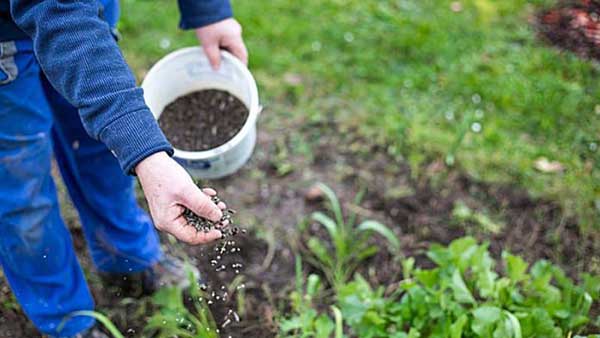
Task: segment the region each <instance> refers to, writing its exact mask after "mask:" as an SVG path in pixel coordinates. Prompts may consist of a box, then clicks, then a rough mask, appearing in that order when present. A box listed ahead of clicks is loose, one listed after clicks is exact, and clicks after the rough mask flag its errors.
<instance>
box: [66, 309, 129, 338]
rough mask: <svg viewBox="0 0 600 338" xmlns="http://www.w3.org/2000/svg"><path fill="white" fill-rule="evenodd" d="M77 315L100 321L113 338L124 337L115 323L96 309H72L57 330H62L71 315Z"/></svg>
mask: <svg viewBox="0 0 600 338" xmlns="http://www.w3.org/2000/svg"><path fill="white" fill-rule="evenodd" d="M78 316H84V317H92V318H94V319H96V320H97V321H99V322H100V323H102V325H104V327H105V328H106V329H107V330H108V332H110V334H111V335H112V336H113V337H114V338H124V337H125V336H123V334H122V333H121V331H119V329H117V327H116V326H115V324H114V323H113V322H112V321H111V320H110V319H109V318H108V317H106V316H105V315H104V314H102V313H100V312H97V311H74V312H72V313H70V314H69V315H68V316H67V317H66V318H65V319H63V321H62V322H61V323H60V325H59V326H58V329H57V331H59V332H60V331H61V330H62V328H63V327H64V325H65V324H66V323H67V321H69V319H71V318H73V317H78Z"/></svg>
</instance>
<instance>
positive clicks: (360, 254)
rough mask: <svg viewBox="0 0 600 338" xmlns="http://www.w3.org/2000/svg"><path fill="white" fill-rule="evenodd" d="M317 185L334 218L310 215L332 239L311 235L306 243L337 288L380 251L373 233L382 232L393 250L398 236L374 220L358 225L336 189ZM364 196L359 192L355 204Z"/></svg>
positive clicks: (311, 258)
mask: <svg viewBox="0 0 600 338" xmlns="http://www.w3.org/2000/svg"><path fill="white" fill-rule="evenodd" d="M318 188H319V189H320V190H321V191H322V192H323V194H324V195H325V197H326V198H327V200H328V202H329V209H330V211H331V213H332V214H333V218H332V217H330V216H328V215H326V214H324V213H322V212H315V213H313V214H312V216H311V218H312V219H313V220H314V221H316V222H317V223H318V224H320V225H321V226H322V227H323V228H324V229H325V230H326V231H327V234H328V236H329V242H326V241H324V240H323V239H321V238H319V237H317V236H311V237H310V238H309V239H308V241H307V244H306V245H307V248H308V251H309V253H310V255H309V257H308V258H307V259H308V260H309V262H310V263H311V264H313V265H315V266H317V267H318V268H320V269H321V270H322V271H323V273H324V274H325V276H326V277H327V279H328V280H329V281H330V282H331V283H332V284H333V286H334V287H336V288H337V287H338V286H341V285H342V284H343V283H344V282H346V281H347V280H348V279H349V278H350V276H351V275H352V273H353V272H354V271H355V270H356V268H357V267H358V265H359V264H360V263H361V262H363V261H364V260H365V259H367V258H368V257H371V256H373V255H374V254H375V253H377V250H379V247H378V246H375V245H372V244H369V239H370V238H371V237H372V236H373V234H379V235H381V236H382V237H383V238H384V239H385V241H386V243H387V244H388V245H389V246H390V248H391V249H392V250H393V251H394V252H398V251H399V250H400V242H399V240H398V238H397V237H396V235H395V234H394V232H393V231H391V230H390V229H389V228H388V227H386V226H385V225H383V224H381V223H379V222H376V221H374V220H365V221H363V222H362V223H359V224H356V218H357V215H356V213H354V212H350V214H349V216H348V217H347V218H345V217H344V213H343V210H342V206H341V204H340V201H339V199H338V198H337V196H336V194H335V192H334V191H333V190H331V188H329V187H328V186H327V185H325V184H322V183H319V184H318ZM363 195H364V192H361V193H358V194H357V195H356V197H355V200H354V203H355V204H359V203H360V201H361V200H362V197H363Z"/></svg>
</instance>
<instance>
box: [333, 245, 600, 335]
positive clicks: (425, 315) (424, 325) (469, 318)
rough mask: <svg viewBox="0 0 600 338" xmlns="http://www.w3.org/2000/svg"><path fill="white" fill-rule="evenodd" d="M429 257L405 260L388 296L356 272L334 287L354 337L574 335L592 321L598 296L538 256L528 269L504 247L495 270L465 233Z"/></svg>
mask: <svg viewBox="0 0 600 338" xmlns="http://www.w3.org/2000/svg"><path fill="white" fill-rule="evenodd" d="M427 255H428V257H429V258H430V259H431V260H432V261H434V262H435V263H436V264H437V266H436V267H435V268H432V269H419V268H415V261H414V259H413V258H407V259H405V260H404V261H403V262H402V264H403V273H404V280H403V281H401V283H400V284H399V285H398V287H397V288H396V290H395V291H393V292H392V293H391V294H390V295H389V296H386V295H384V290H383V288H382V287H379V288H376V289H373V288H371V286H370V285H369V283H368V282H367V281H366V280H364V279H363V278H362V277H360V276H356V278H355V280H354V281H352V282H350V283H348V284H347V285H345V286H343V287H341V288H340V289H339V291H338V305H339V306H340V309H341V311H342V313H343V315H344V319H345V321H346V323H347V324H348V325H349V326H350V328H351V329H352V331H353V332H354V333H356V334H357V336H359V337H361V338H378V337H380V338H384V337H392V338H407V337H421V338H425V337H436V338H438V337H440V338H442V337H444V338H460V337H482V338H483V337H486V338H487V337H493V338H512V337H514V338H522V337H528V338H529V337H530V338H533V337H547V338H560V337H573V336H574V335H576V334H578V333H580V332H581V331H582V329H583V328H584V327H585V325H586V324H587V323H589V322H590V317H589V311H590V308H591V306H592V302H593V301H597V300H598V298H597V296H598V295H597V294H596V295H592V294H590V293H589V292H587V291H586V289H587V288H588V287H586V286H585V285H583V286H580V285H576V284H575V283H574V282H573V281H571V280H570V279H569V278H568V277H567V276H566V275H565V274H564V272H563V271H562V270H561V269H560V268H558V267H556V266H554V265H552V264H550V263H549V262H547V261H544V260H542V261H538V262H537V263H535V264H533V266H531V267H529V265H528V264H527V263H526V262H525V261H524V260H523V259H522V258H521V257H519V256H515V255H512V254H510V253H508V252H504V253H503V255H502V265H503V269H502V274H499V273H497V272H496V271H497V270H496V267H495V264H496V262H495V261H494V260H493V259H492V258H491V256H490V254H489V252H488V246H487V244H478V243H477V242H476V241H475V239H473V238H471V237H465V238H461V239H458V240H455V241H453V242H452V243H451V244H450V245H449V246H448V247H443V246H439V245H432V246H431V248H430V250H429V251H428V253H427ZM586 278H587V281H588V283H589V284H592V283H593V281H592V279H593V277H591V276H588V277H586ZM591 288H592V289H597V288H595V287H594V286H592V287H591ZM592 337H593V336H592Z"/></svg>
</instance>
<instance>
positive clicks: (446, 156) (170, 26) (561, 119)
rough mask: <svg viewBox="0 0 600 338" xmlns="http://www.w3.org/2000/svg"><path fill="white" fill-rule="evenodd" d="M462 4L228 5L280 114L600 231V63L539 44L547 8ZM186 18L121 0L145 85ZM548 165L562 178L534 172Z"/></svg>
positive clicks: (176, 41)
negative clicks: (547, 207)
mask: <svg viewBox="0 0 600 338" xmlns="http://www.w3.org/2000/svg"><path fill="white" fill-rule="evenodd" d="M546 2H547V1H546ZM460 4H461V5H460V6H459V8H454V10H453V9H452V8H451V2H450V1H441V0H437V1H358V0H349V1H325V2H324V1H317V0H309V1H302V2H294V1H288V0H274V1H234V3H233V5H234V10H235V15H236V17H237V19H238V20H239V21H240V22H241V23H242V25H243V26H244V35H245V39H246V42H247V45H248V48H249V51H250V55H251V57H250V69H251V70H252V71H253V73H254V74H255V76H256V77H257V79H258V83H259V87H260V94H261V97H262V100H263V102H264V104H265V105H266V106H267V107H269V108H270V111H271V114H276V115H277V117H278V118H280V119H295V120H298V121H312V122H315V121H335V123H336V125H337V128H339V129H340V130H343V131H346V130H351V131H353V132H356V133H358V134H359V135H361V136H362V137H363V138H364V139H369V140H372V142H374V143H377V144H379V145H382V146H384V147H386V148H387V151H388V152H389V153H391V154H393V155H395V156H397V157H399V158H402V159H405V160H406V161H407V162H408V163H410V164H411V167H412V169H413V173H412V174H413V175H415V176H418V175H421V174H422V171H421V170H420V169H421V168H423V166H424V165H425V164H428V163H431V162H435V161H443V163H445V165H446V166H448V167H455V168H459V170H464V171H465V172H467V173H468V174H469V175H471V176H472V177H474V178H475V179H477V180H482V181H485V182H503V183H508V184H511V185H518V186H522V187H526V188H527V189H528V191H529V192H530V193H531V194H532V195H533V196H540V197H543V198H549V199H553V200H558V201H560V203H561V205H562V206H563V208H564V211H565V212H566V213H567V214H569V215H576V216H577V217H579V220H580V223H581V224H582V225H583V226H585V227H589V226H590V225H592V224H600V223H599V222H598V220H599V219H600V218H599V217H598V215H599V213H600V174H599V173H598V172H599V171H598V169H599V167H598V165H599V164H598V151H597V148H598V142H600V137H599V135H598V130H599V127H600V82H599V81H597V79H598V75H599V72H600V68H599V66H598V64H597V63H593V62H590V61H584V60H581V59H579V58H577V57H576V56H574V55H572V54H570V53H568V52H566V53H565V52H561V51H559V50H557V49H554V48H551V47H548V46H547V45H545V44H544V43H543V42H540V41H538V39H536V33H535V29H534V28H533V27H532V25H530V24H529V21H531V19H532V16H533V15H534V11H535V10H536V9H538V8H540V7H541V6H544V5H545V4H544V1H518V0H510V1H491V0H470V1H462V2H460ZM157 13H160V15H157ZM177 22H178V12H177V8H176V4H175V2H174V1H170V0H161V1H152V2H150V1H134V0H126V1H125V2H124V6H123V20H122V23H121V26H120V27H121V30H122V33H123V35H124V40H123V42H122V46H123V49H124V51H125V55H126V57H127V59H128V61H129V62H130V64H131V65H132V67H133V68H134V69H135V70H136V73H137V74H138V75H139V76H140V77H142V76H143V74H144V72H145V71H146V70H147V69H148V67H149V66H150V65H151V64H152V63H153V62H154V61H156V60H157V59H158V58H160V57H161V56H162V55H164V54H165V53H166V52H168V51H171V50H174V49H177V48H179V47H182V46H189V45H193V44H195V37H194V35H193V33H191V32H181V31H179V30H177V28H176V26H177ZM543 158H546V159H547V160H548V161H549V162H553V161H557V162H558V163H559V164H560V165H559V166H558V169H559V170H557V171H551V172H544V171H540V170H539V169H536V163H541V162H543ZM542 164H543V163H542Z"/></svg>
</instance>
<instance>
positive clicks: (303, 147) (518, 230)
mask: <svg viewBox="0 0 600 338" xmlns="http://www.w3.org/2000/svg"><path fill="white" fill-rule="evenodd" d="M279 128H283V129H285V126H281V127H279ZM335 129H336V128H335V126H334V125H319V124H316V125H310V126H309V125H307V126H305V127H303V128H302V130H301V133H300V134H299V135H301V138H292V137H290V136H289V135H285V134H284V133H281V132H279V131H278V130H277V128H274V129H272V130H270V131H269V132H265V131H262V132H261V133H260V135H259V145H258V147H257V152H256V154H255V156H254V158H253V159H252V160H251V162H250V164H249V165H248V166H246V167H245V168H244V169H243V170H242V171H240V172H239V173H238V174H236V175H234V176H232V177H230V178H227V179H222V180H218V181H214V182H210V184H211V185H214V186H215V188H217V189H218V190H219V192H220V196H222V197H223V198H224V199H225V200H227V201H228V204H229V205H230V206H232V207H235V208H236V209H237V210H238V211H239V213H238V214H237V215H236V220H237V221H238V223H240V224H242V225H244V226H247V228H248V229H250V231H249V234H247V235H244V236H238V237H236V238H235V240H236V242H237V244H238V246H239V247H240V248H241V252H240V253H239V254H237V255H231V256H228V257H227V258H226V260H230V261H229V262H239V263H242V264H243V265H244V270H243V272H242V275H243V276H244V277H243V278H244V279H243V280H241V281H240V282H241V283H243V284H244V285H245V287H244V288H243V289H244V296H243V301H244V305H242V306H241V307H242V308H239V309H238V307H239V306H240V305H239V304H238V300H239V298H237V296H236V295H234V294H233V293H232V295H231V297H230V298H229V301H227V302H219V303H215V305H213V306H212V309H213V313H214V315H215V319H216V320H217V322H221V319H222V318H224V316H225V314H226V312H227V311H228V310H229V309H236V311H238V312H239V313H240V315H241V317H242V321H241V322H239V323H232V324H231V325H229V326H227V328H225V329H223V331H224V333H223V335H222V336H223V337H227V336H228V335H230V336H232V337H260V338H266V337H275V336H276V333H277V325H278V322H279V320H281V318H282V316H284V315H285V312H286V311H288V310H289V294H290V292H291V291H293V290H294V278H295V272H294V255H295V253H296V252H297V250H299V248H300V247H301V245H300V244H301V243H299V242H298V241H299V240H301V238H302V237H301V236H300V235H299V234H298V230H297V229H298V224H299V223H301V222H302V221H303V220H306V218H307V216H308V215H309V214H310V213H311V212H312V211H316V210H323V209H324V207H325V205H324V203H323V200H322V196H321V195H320V193H318V192H316V193H315V191H314V187H313V185H314V183H315V182H317V181H321V182H326V183H327V184H329V185H330V186H331V187H332V188H333V190H335V191H336V192H337V193H338V196H339V197H340V200H341V201H342V204H343V205H344V208H345V209H346V210H352V211H354V212H356V213H357V214H358V217H359V218H369V219H374V220H377V221H380V222H382V223H384V224H387V225H388V226H389V227H390V228H391V229H392V230H393V231H394V232H395V233H396V234H397V235H398V237H399V239H400V243H401V246H400V247H401V251H402V254H403V255H405V256H413V257H415V258H416V260H417V265H419V266H422V267H430V266H432V262H431V261H430V260H429V259H428V258H427V257H426V256H425V251H426V249H427V248H428V247H429V246H430V245H431V244H432V243H442V244H448V243H449V242H450V241H452V240H453V239H456V238H459V237H462V236H464V235H466V234H468V235H473V236H475V237H476V238H478V239H480V240H483V241H489V242H490V248H491V252H492V255H493V256H494V257H495V258H498V257H499V256H500V253H501V251H502V250H509V251H511V252H513V253H515V254H520V255H522V256H523V257H525V258H526V260H527V261H528V262H530V263H532V262H534V261H535V260H538V259H549V260H550V261H552V262H554V263H556V264H558V265H559V266H561V267H562V268H563V269H564V270H565V271H566V272H567V274H568V275H569V276H572V277H577V275H578V274H579V273H580V272H584V271H585V272H592V273H596V274H597V273H598V272H600V257H599V256H598V252H600V248H599V247H598V246H599V245H600V241H599V240H598V238H597V236H596V235H594V234H582V233H581V232H580V230H579V227H578V226H577V224H576V222H575V221H574V220H573V219H570V218H565V217H564V216H563V213H562V212H561V210H560V208H559V207H558V206H557V205H556V204H555V203H552V202H548V201H544V200H536V199H533V198H531V197H530V196H528V194H527V193H526V192H524V191H523V190H521V189H518V188H514V187H509V186H498V185H490V184H483V183H480V182H476V181H473V180H472V179H470V178H469V177H466V176H464V175H462V174H461V173H460V172H458V171H456V170H448V169H447V168H445V166H444V165H443V164H442V163H441V162H432V163H430V164H429V165H428V166H426V167H423V168H422V169H421V171H420V173H419V174H418V175H416V174H415V173H411V170H410V169H409V167H408V166H407V165H406V164H405V163H403V162H402V161H399V160H396V159H393V158H391V157H390V156H388V155H386V154H385V152H384V151H383V150H382V148H380V147H377V146H372V145H366V142H365V141H364V140H361V139H353V138H352V136H349V135H352V134H351V133H350V134H346V136H341V135H339V134H336V133H333V132H331V131H332V130H335ZM317 134H319V135H321V136H320V137H319V138H318V140H317V139H316V138H314V135H317ZM313 140H317V141H313ZM350 149H352V150H350ZM282 154H283V155H282ZM364 187H366V188H367V190H366V194H365V197H364V199H363V202H362V203H360V205H355V204H354V203H353V202H352V199H353V197H354V195H355V194H356V193H357V191H360V190H361V189H362V188H364ZM465 210H467V212H466V216H465ZM69 217H71V216H69ZM68 222H69V223H70V224H71V225H75V222H76V220H74V219H68ZM316 233H317V234H318V232H316ZM322 237H325V235H323V236H322ZM74 238H75V244H76V247H77V251H78V252H79V253H80V257H82V259H81V260H82V264H83V266H84V267H85V269H86V270H89V269H90V267H91V264H90V261H89V258H88V257H87V253H86V252H85V246H84V241H83V237H82V234H81V231H80V229H78V228H77V226H76V225H75V229H74ZM169 247H170V250H172V251H173V252H174V253H175V254H178V255H185V256H187V257H190V258H191V261H192V262H193V263H194V264H196V265H197V266H198V267H199V268H200V269H201V270H202V272H203V275H204V276H205V278H206V279H207V280H208V281H209V285H211V286H212V287H213V288H218V287H219V286H221V285H228V283H230V282H232V281H233V280H234V279H235V277H236V276H237V274H235V273H233V271H231V270H226V271H223V272H215V270H214V268H212V267H211V266H210V264H209V263H208V261H209V258H208V256H210V253H211V251H212V248H211V247H204V248H201V247H196V248H191V247H184V246H182V245H174V244H171V245H169ZM401 269H402V267H401V266H399V265H398V264H397V262H396V261H394V260H393V257H392V256H391V255H390V254H389V253H388V252H387V251H386V250H381V251H379V252H378V253H377V254H376V256H374V257H372V258H370V259H369V260H368V261H367V262H366V264H364V265H363V266H362V267H361V268H359V272H361V273H362V275H363V276H365V277H366V278H367V280H369V281H370V282H371V283H372V284H373V285H384V286H386V285H393V284H395V283H396V282H398V281H399V280H400V278H401V277H402V275H401ZM304 271H305V273H309V272H316V270H314V269H313V268H311V267H310V266H309V265H306V264H305V265H304ZM91 285H92V288H93V291H94V295H95V297H96V299H97V301H98V305H99V308H100V310H101V311H103V312H105V313H108V314H109V315H110V317H111V318H112V319H113V321H115V323H116V324H117V325H118V327H120V328H121V330H122V331H123V332H124V333H126V335H127V336H130V337H140V332H141V330H142V329H143V327H144V324H145V318H147V316H149V315H150V313H151V307H149V306H148V304H147V302H146V301H141V302H138V301H136V300H133V299H126V300H125V301H124V300H123V295H119V294H114V293H111V292H109V291H107V290H104V289H102V287H101V285H100V283H99V282H98V280H97V278H95V277H94V274H92V279H91ZM0 287H2V289H1V290H4V291H3V292H2V294H1V295H0V297H1V299H2V303H4V304H8V303H9V302H10V297H9V296H8V293H7V292H6V285H5V282H4V281H3V280H2V281H1V282H0ZM115 304H118V305H116V306H115ZM323 305H325V304H323ZM324 308H326V307H324ZM593 311H595V313H598V305H597V304H596V305H595V308H594V310H593ZM0 314H1V315H0V318H2V320H0V332H2V333H3V337H7V338H10V337H21V336H28V337H35V336H36V335H35V330H33V328H32V327H31V325H30V324H29V323H27V321H26V319H25V316H24V315H23V314H22V313H21V312H20V310H18V309H12V308H11V307H10V306H7V305H3V307H1V308H0ZM8 332H12V333H13V335H12V336H11V335H10V334H9V333H8Z"/></svg>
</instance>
